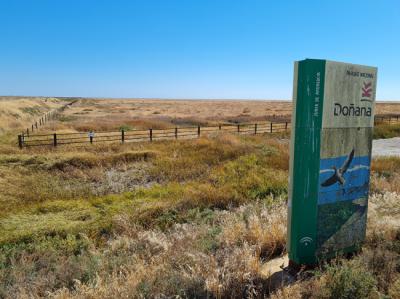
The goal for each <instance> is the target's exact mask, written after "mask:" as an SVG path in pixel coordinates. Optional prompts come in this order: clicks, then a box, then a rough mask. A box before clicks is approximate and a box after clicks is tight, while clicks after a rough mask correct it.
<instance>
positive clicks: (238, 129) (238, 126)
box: [237, 124, 240, 134]
mask: <svg viewBox="0 0 400 299" xmlns="http://www.w3.org/2000/svg"><path fill="white" fill-rule="evenodd" d="M237 132H238V134H239V133H240V125H239V124H238V125H237Z"/></svg>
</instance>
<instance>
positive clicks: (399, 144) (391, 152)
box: [372, 137, 400, 157]
mask: <svg viewBox="0 0 400 299" xmlns="http://www.w3.org/2000/svg"><path fill="white" fill-rule="evenodd" d="M378 156H400V137H395V138H389V139H377V140H374V141H373V143H372V157H378Z"/></svg>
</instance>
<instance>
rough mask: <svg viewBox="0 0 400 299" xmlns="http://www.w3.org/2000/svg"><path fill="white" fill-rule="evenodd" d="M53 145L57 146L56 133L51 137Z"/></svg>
mask: <svg viewBox="0 0 400 299" xmlns="http://www.w3.org/2000/svg"><path fill="white" fill-rule="evenodd" d="M53 145H54V146H57V134H56V133H54V135H53Z"/></svg>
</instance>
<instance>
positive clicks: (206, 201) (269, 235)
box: [0, 100, 400, 298]
mask: <svg viewBox="0 0 400 299" xmlns="http://www.w3.org/2000/svg"><path fill="white" fill-rule="evenodd" d="M164 102H165V103H164ZM162 103H164V104H165V105H161V104H160V102H158V101H149V102H142V101H121V103H120V104H118V105H119V107H116V106H117V105H115V102H111V101H110V100H108V101H104V102H102V101H99V100H81V101H80V102H79V104H78V105H77V106H76V108H74V106H72V108H70V109H68V110H67V112H66V114H65V115H64V117H65V118H64V119H61V121H60V122H56V123H53V125H54V126H55V128H57V130H58V129H64V130H70V131H73V130H76V129H79V128H78V127H77V124H78V123H79V124H81V125H83V126H86V125H87V127H81V129H84V130H87V129H88V128H89V127H90V126H92V125H96V126H98V125H100V124H99V122H101V123H104V128H111V127H112V128H114V127H118V126H120V125H125V126H133V127H138V126H143V127H144V126H149V125H151V126H156V125H159V126H160V127H162V126H164V125H165V126H166V125H169V124H172V123H173V122H177V123H178V122H191V121H192V122H199V121H204V122H213V121H215V120H214V119H203V118H202V114H201V113H206V112H207V111H208V110H216V111H218V109H222V110H221V111H222V112H221V113H225V112H223V111H225V110H223V109H227V108H226V106H227V105H226V102H217V103H214V104H213V103H211V102H204V103H203V102H200V103H201V105H200V106H201V107H203V104H204V107H205V108H204V107H203V108H201V107H196V103H198V102H191V101H186V102H182V103H181V102H179V101H171V102H169V101H163V102H162ZM228 103H231V102H228ZM265 103H266V102H260V103H254V105H253V104H252V102H246V105H244V106H243V105H242V104H238V103H236V104H235V103H234V102H232V107H235V108H234V109H238V111H237V112H236V110H234V112H232V114H231V115H227V116H226V117H227V119H228V118H231V117H233V118H235V119H236V120H237V118H236V116H237V115H239V114H242V116H241V117H244V116H243V115H246V116H245V117H254V118H257V117H258V116H257V115H253V114H252V113H254V112H255V111H257V109H258V108H260V107H261V106H260V107H259V106H255V105H256V104H257V105H265ZM283 104H285V103H283ZM283 104H282V105H283ZM113 105H114V106H115V107H114V106H113ZM235 105H237V106H235ZM285 105H286V104H285ZM110 107H114V108H112V109H110V110H109V111H108V110H107V109H108V108H110ZM127 107H131V109H130V111H131V112H129V113H138V116H140V115H141V113H144V114H146V115H144V116H143V115H141V116H140V117H145V119H143V118H141V119H139V118H138V120H133V121H132V122H129V117H131V116H132V115H130V114H129V113H127V115H126V116H127V118H124V117H122V118H121V119H120V120H115V118H114V120H110V121H109V122H107V121H105V120H106V119H108V118H109V117H108V116H109V115H110V114H115V115H119V116H123V115H124V114H125V113H126V109H127ZM155 107H157V108H155ZM179 107H181V108H179ZM256 108H257V109H256ZM74 109H76V110H74ZM132 109H134V110H132ZM143 109H144V110H143ZM174 109H175V110H174ZM179 109H183V110H179ZM185 109H198V110H194V111H195V112H193V114H195V115H189V114H185V113H186V112H185V111H186V110H185ZM232 109H233V108H232ZM265 109H267V108H265V107H264V111H263V113H266V112H265V111H266V110H265ZM279 109H280V108H279ZM155 111H157V112H159V113H160V114H158V113H156V114H154V112H155ZM171 111H178V112H179V111H181V113H183V114H185V115H188V117H187V118H186V119H183V118H180V116H179V115H175V116H172V117H171V118H160V117H161V116H162V117H164V116H165V115H168V113H171ZM197 111H199V112H197ZM76 112H79V113H82V114H76ZM101 113H104V115H101ZM107 113H108V114H107ZM215 113H217V114H218V113H219V112H215ZM236 113H237V115H236V116H235V115H234V114H236ZM148 115H150V116H149V118H147V116H148ZM84 116H89V119H90V121H88V122H87V123H86V124H82V123H81V122H78V120H79V119H80V118H81V117H84ZM214 116H215V117H216V118H217V117H219V118H218V120H220V119H221V115H219V116H218V115H213V117H214ZM189 118H191V119H189ZM241 119H243V118H241ZM75 122H76V123H75ZM126 129H128V128H126ZM4 136H7V135H3V140H5V139H4V138H8V137H4ZM280 137H282V136H280ZM283 137H285V136H283ZM288 159H289V154H288V140H287V139H280V138H279V139H278V138H276V136H268V137H267V136H237V135H228V134H223V135H219V136H216V137H215V138H205V137H203V138H200V139H196V140H191V141H173V142H154V143H145V144H125V145H119V144H115V145H93V146H85V147H82V148H77V147H67V146H66V147H59V148H57V149H53V148H32V149H24V150H22V151H21V150H18V149H16V148H15V147H12V146H9V145H2V146H1V147H0V184H1V186H2V189H1V191H0V204H1V205H2V209H1V211H0V298H3V297H4V298H35V297H45V296H47V297H50V298H119V297H127V298H155V297H156V298H164V297H174V298H207V297H208V298H263V297H267V296H269V295H271V296H272V297H274V298H368V297H371V296H372V297H373V296H375V297H376V298H378V297H379V296H381V297H383V296H391V297H392V298H398V297H399V296H400V291H399V289H400V287H399V285H400V283H399V281H400V274H399V273H400V266H399V254H400V250H399V248H400V225H399V223H400V222H399V220H398V219H399V216H400V215H399V213H400V206H399V202H400V200H399V199H400V196H399V191H400V190H399V189H398V186H399V185H400V181H399V176H400V174H399V171H398V169H399V167H398V166H399V165H400V162H399V161H400V159H398V158H385V159H377V160H375V161H374V162H373V166H372V170H373V175H372V186H373V187H372V190H373V195H372V196H371V198H370V206H369V218H368V234H367V240H366V242H365V245H364V247H363V251H362V252H361V253H359V254H358V255H356V256H355V257H354V258H353V259H352V260H350V261H348V260H345V259H342V258H340V257H339V258H338V259H337V260H335V261H334V262H333V263H331V264H327V265H322V266H321V268H320V269H318V271H316V272H313V273H311V274H310V273H308V274H307V275H304V276H301V277H300V278H301V280H299V281H298V282H296V283H295V284H294V285H291V286H289V287H285V288H282V289H280V290H278V291H277V292H276V293H274V294H270V293H269V289H268V283H267V282H266V281H265V280H264V277H263V276H262V275H261V267H260V266H261V264H262V263H263V262H265V261H267V260H269V259H271V258H273V257H275V256H279V255H281V254H283V253H285V246H286V242H285V240H286V204H285V202H286V199H287V175H288Z"/></svg>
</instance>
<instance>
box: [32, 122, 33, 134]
mask: <svg viewBox="0 0 400 299" xmlns="http://www.w3.org/2000/svg"><path fill="white" fill-rule="evenodd" d="M32 132H33V124H32Z"/></svg>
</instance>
